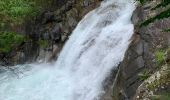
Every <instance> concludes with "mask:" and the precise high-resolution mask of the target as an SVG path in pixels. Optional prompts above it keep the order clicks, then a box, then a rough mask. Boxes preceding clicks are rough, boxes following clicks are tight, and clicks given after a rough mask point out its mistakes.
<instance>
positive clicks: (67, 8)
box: [0, 0, 101, 65]
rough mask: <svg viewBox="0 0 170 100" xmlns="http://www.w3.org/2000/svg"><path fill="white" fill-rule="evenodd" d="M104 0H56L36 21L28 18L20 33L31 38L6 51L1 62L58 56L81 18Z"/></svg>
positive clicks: (11, 63) (30, 60)
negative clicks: (8, 51)
mask: <svg viewBox="0 0 170 100" xmlns="http://www.w3.org/2000/svg"><path fill="white" fill-rule="evenodd" d="M100 1H101V0H53V4H52V5H50V6H49V7H47V8H45V9H43V10H42V13H41V14H40V15H39V16H37V17H36V18H35V19H34V20H33V21H30V20H28V21H26V22H25V24H24V25H23V26H22V27H24V26H25V28H22V29H21V30H20V31H19V32H18V31H17V32H18V33H23V34H25V35H26V36H27V37H29V40H27V41H26V43H24V44H23V45H22V46H20V47H19V49H17V50H13V51H12V52H10V53H8V54H5V55H3V56H2V57H1V56H0V58H1V59H2V60H1V61H0V64H1V65H15V64H24V63H30V62H34V61H36V60H38V61H41V62H44V61H52V60H56V58H57V54H58V53H59V52H60V50H61V49H62V46H63V44H64V43H65V42H66V40H67V39H68V38H69V35H70V34H71V32H72V31H73V29H74V28H75V27H76V25H77V24H78V22H79V21H80V19H81V18H82V17H83V16H84V15H85V14H86V13H88V12H89V11H91V10H93V9H94V8H96V7H97V6H98V5H99V4H100ZM19 28H20V27H19Z"/></svg>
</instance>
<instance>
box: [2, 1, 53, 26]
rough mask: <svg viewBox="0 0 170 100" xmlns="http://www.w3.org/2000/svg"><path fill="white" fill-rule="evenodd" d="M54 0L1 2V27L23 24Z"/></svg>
mask: <svg viewBox="0 0 170 100" xmlns="http://www.w3.org/2000/svg"><path fill="white" fill-rule="evenodd" d="M51 1H52V0H48V1H46V0H0V27H1V28H2V27H3V26H4V25H5V24H21V23H22V22H23V21H24V20H25V19H29V18H32V17H34V16H36V15H37V14H38V13H39V12H40V10H41V8H42V7H44V6H45V5H48V4H49V3H51Z"/></svg>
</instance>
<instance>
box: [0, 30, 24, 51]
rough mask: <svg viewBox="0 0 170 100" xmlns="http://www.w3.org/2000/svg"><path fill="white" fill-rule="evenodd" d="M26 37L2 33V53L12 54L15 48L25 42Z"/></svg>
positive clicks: (0, 39) (0, 37)
mask: <svg viewBox="0 0 170 100" xmlns="http://www.w3.org/2000/svg"><path fill="white" fill-rule="evenodd" d="M24 40H25V37H24V36H23V35H19V34H17V33H14V32H1V33H0V52H4V53H7V52H10V51H11V50H12V49H13V47H15V46H17V45H19V44H21V43H22V42H24Z"/></svg>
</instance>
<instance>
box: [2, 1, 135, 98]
mask: <svg viewBox="0 0 170 100" xmlns="http://www.w3.org/2000/svg"><path fill="white" fill-rule="evenodd" d="M134 9H135V4H134V0H105V1H103V2H102V3H101V6H100V7H99V8H96V9H95V10H93V11H91V12H90V13H88V14H87V15H86V16H85V17H84V18H83V19H82V20H81V21H80V23H79V24H78V26H77V27H76V29H75V30H74V31H73V33H72V35H71V36H70V39H69V40H68V42H67V43H66V45H65V46H64V48H63V50H62V52H61V54H60V56H59V58H58V60H57V61H56V63H55V64H30V65H28V66H31V68H30V67H27V65H24V66H25V67H21V66H20V67H19V68H18V67H17V68H16V69H15V72H16V73H19V74H18V75H16V73H14V72H13V71H6V72H4V73H1V75H0V100H98V99H100V96H101V95H102V94H103V93H104V90H103V85H102V84H103V82H104V80H105V79H106V77H107V76H108V75H109V74H110V71H111V70H112V69H114V68H116V67H117V65H118V64H119V63H120V62H121V61H122V60H123V58H124V54H125V52H126V50H127V48H128V45H129V43H130V38H131V36H132V35H133V31H134V26H133V24H132V23H131V16H132V13H133V11H134ZM29 68H30V69H29ZM21 72H22V73H21Z"/></svg>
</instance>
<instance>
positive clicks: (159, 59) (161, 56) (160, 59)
mask: <svg viewBox="0 0 170 100" xmlns="http://www.w3.org/2000/svg"><path fill="white" fill-rule="evenodd" d="M155 58H156V63H157V65H162V64H164V62H165V52H164V51H163V50H159V51H156V53H155Z"/></svg>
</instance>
